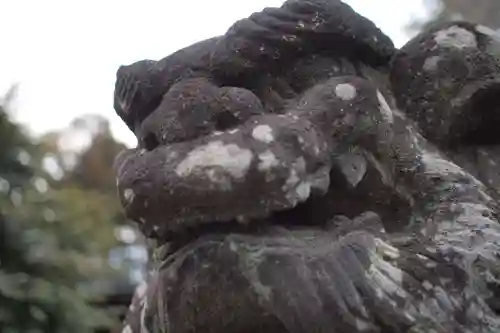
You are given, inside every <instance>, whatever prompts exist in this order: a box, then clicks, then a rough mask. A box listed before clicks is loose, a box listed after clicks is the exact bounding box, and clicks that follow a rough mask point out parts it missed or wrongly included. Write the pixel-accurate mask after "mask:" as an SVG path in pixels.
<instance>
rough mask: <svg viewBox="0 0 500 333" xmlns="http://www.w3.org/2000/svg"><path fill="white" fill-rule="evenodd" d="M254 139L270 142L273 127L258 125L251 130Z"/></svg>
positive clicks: (271, 140)
mask: <svg viewBox="0 0 500 333" xmlns="http://www.w3.org/2000/svg"><path fill="white" fill-rule="evenodd" d="M252 136H253V138H254V139H255V140H258V141H262V142H265V143H271V142H273V140H274V135H273V129H272V128H271V126H269V125H258V126H256V127H255V128H254V129H253V131H252Z"/></svg>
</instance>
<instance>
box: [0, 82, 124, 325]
mask: <svg viewBox="0 0 500 333" xmlns="http://www.w3.org/2000/svg"><path fill="white" fill-rule="evenodd" d="M14 92H15V91H14V90H12V91H10V92H9V93H8V94H7V95H6V98H4V99H3V101H2V103H1V104H0V237H1V239H0V332H2V333H3V332H5V333H18V332H43V333H45V332H46V333H49V332H50V333H59V332H61V333H62V332H64V333H69V332H72V333H78V332H81V333H84V332H94V330H95V329H96V328H97V327H100V328H102V327H110V326H111V325H113V324H115V321H114V320H115V319H116V318H111V317H110V316H108V315H107V314H106V313H105V312H103V311H102V310H100V309H97V308H95V307H94V306H92V305H91V304H94V302H95V301H98V300H99V299H100V298H103V297H105V296H106V295H102V294H99V293H98V292H97V290H101V289H102V288H101V289H99V288H97V287H98V286H95V283H96V282H97V281H102V280H103V279H106V278H111V277H112V276H114V275H113V274H116V272H113V271H112V270H111V269H110V268H109V265H108V262H107V255H108V253H109V250H110V249H111V248H112V247H113V246H116V245H117V243H118V241H117V239H116V237H115V236H114V230H115V228H116V226H117V225H119V224H123V223H124V221H125V220H124V218H123V216H122V214H121V209H120V205H119V203H118V200H117V196H116V194H115V192H114V191H115V190H114V186H115V185H114V179H115V177H114V176H113V174H112V169H111V165H112V161H113V159H114V157H115V155H116V154H117V153H118V152H119V151H120V150H121V149H123V145H121V144H119V143H117V142H116V141H115V140H114V139H113V138H112V136H111V134H110V132H109V126H108V127H106V126H105V125H106V124H107V122H105V121H104V120H102V119H101V120H100V121H101V127H100V130H99V131H97V132H94V133H93V135H92V137H91V140H90V144H89V145H88V147H87V148H85V149H83V150H82V151H80V152H78V153H72V154H73V155H72V158H73V165H72V166H67V165H66V166H64V165H63V164H64V163H63V161H64V159H67V156H65V155H67V154H68V153H66V152H63V151H61V150H60V149H59V145H58V141H59V140H60V139H61V136H62V134H61V133H50V134H48V135H46V136H45V137H43V138H42V139H41V140H37V141H35V140H33V139H32V138H30V137H29V136H28V135H27V134H26V133H24V132H23V129H22V128H21V127H20V126H19V125H17V124H15V123H14V122H13V121H12V119H11V116H10V115H9V112H8V109H9V103H10V102H11V99H12V98H13V96H14V95H15V94H14ZM51 168H52V170H50V169H51ZM54 168H56V169H57V168H59V175H56V176H54Z"/></svg>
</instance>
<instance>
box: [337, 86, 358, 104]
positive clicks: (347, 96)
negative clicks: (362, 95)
mask: <svg viewBox="0 0 500 333" xmlns="http://www.w3.org/2000/svg"><path fill="white" fill-rule="evenodd" d="M335 95H337V97H338V98H340V99H342V100H344V101H350V100H352V99H354V98H355V97H356V95H357V91H356V87H354V86H353V85H352V84H350V83H340V84H337V86H336V87H335Z"/></svg>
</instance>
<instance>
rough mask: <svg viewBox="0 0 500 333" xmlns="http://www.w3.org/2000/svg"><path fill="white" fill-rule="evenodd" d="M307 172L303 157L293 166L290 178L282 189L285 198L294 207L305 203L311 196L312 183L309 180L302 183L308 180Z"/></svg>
mask: <svg viewBox="0 0 500 333" xmlns="http://www.w3.org/2000/svg"><path fill="white" fill-rule="evenodd" d="M305 172H306V161H305V160H304V158H303V157H299V158H297V159H296V160H295V162H294V163H293V164H292V166H291V168H290V173H289V176H288V178H287V179H286V181H285V184H284V185H283V187H282V190H283V192H284V193H285V197H286V198H287V200H288V201H289V202H290V203H291V204H292V205H295V204H296V203H297V202H301V201H305V200H306V199H307V198H308V197H309V195H310V194H311V183H310V182H309V181H307V180H303V181H301V179H304V178H307V177H305ZM299 176H302V177H299Z"/></svg>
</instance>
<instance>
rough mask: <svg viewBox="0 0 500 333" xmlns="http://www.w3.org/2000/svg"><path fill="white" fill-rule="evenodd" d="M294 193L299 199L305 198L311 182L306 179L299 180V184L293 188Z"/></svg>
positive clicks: (307, 195) (308, 193) (309, 192)
mask: <svg viewBox="0 0 500 333" xmlns="http://www.w3.org/2000/svg"><path fill="white" fill-rule="evenodd" d="M295 193H296V194H297V199H298V200H299V201H305V200H307V198H309V195H310V194H311V183H309V182H306V181H304V182H300V184H299V185H298V186H297V187H296V188H295Z"/></svg>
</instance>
